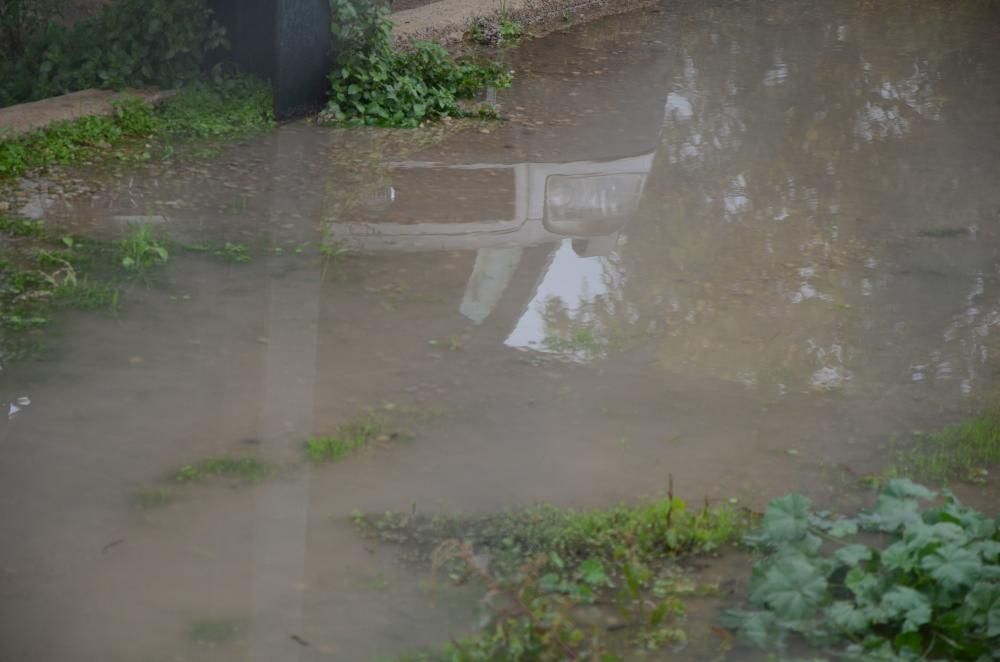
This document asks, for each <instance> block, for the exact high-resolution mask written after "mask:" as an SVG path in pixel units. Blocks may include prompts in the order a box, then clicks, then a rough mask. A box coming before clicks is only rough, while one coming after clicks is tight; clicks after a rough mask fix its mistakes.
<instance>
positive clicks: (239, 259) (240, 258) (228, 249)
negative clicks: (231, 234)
mask: <svg viewBox="0 0 1000 662" xmlns="http://www.w3.org/2000/svg"><path fill="white" fill-rule="evenodd" d="M212 254H213V255H215V256H216V257H221V258H222V259H223V260H225V261H226V262H233V263H236V264H242V263H244V262H249V261H250V249H248V248H247V247H246V246H244V245H243V244H233V243H230V242H228V241H227V242H226V243H225V244H223V245H222V247H221V248H217V249H215V250H214V251H212Z"/></svg>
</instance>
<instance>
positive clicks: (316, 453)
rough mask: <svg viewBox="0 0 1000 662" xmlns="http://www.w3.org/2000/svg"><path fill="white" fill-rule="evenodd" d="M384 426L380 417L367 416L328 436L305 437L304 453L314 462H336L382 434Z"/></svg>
mask: <svg viewBox="0 0 1000 662" xmlns="http://www.w3.org/2000/svg"><path fill="white" fill-rule="evenodd" d="M384 427H385V423H384V421H383V420H382V419H381V418H379V417H377V416H368V417H367V418H365V419H364V420H362V421H358V422H356V423H351V424H350V425H346V426H344V427H342V428H340V429H339V430H337V431H336V432H335V433H334V434H332V435H330V436H327V437H310V438H309V439H306V442H305V447H306V455H307V457H308V458H309V461H310V462H312V463H314V464H318V463H321V462H336V461H338V460H341V459H343V458H344V457H346V456H348V455H350V454H351V453H354V452H356V451H358V450H360V449H361V448H363V447H364V446H367V445H368V444H369V443H371V442H372V441H373V440H374V439H376V438H377V437H378V436H379V435H381V434H382V431H383V429H384Z"/></svg>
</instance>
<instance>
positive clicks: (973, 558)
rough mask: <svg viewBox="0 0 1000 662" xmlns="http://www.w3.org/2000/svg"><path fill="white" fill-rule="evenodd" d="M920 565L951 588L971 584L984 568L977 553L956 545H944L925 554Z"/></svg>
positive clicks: (944, 585) (947, 587)
mask: <svg viewBox="0 0 1000 662" xmlns="http://www.w3.org/2000/svg"><path fill="white" fill-rule="evenodd" d="M920 565H921V567H923V569H924V570H927V571H928V572H930V574H931V577H933V578H934V579H935V580H937V581H938V582H939V583H940V584H941V586H943V587H944V588H945V589H949V590H951V589H959V588H963V587H966V586H971V585H972V584H973V582H974V581H975V580H976V579H977V578H978V577H979V573H980V571H981V570H982V568H983V562H982V561H980V560H979V555H978V554H977V553H975V552H973V551H970V550H968V549H962V548H961V547H957V546H955V545H948V546H946V547H942V548H941V549H939V550H938V551H936V552H934V553H933V554H930V555H928V556H925V557H924V558H923V560H922V561H921V562H920Z"/></svg>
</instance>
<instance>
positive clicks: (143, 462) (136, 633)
mask: <svg viewBox="0 0 1000 662" xmlns="http://www.w3.org/2000/svg"><path fill="white" fill-rule="evenodd" d="M992 7H994V9H991V5H990V3H988V2H976V1H969V2H944V1H941V2H931V1H920V0H907V1H905V2H903V1H892V0H889V1H886V2H879V3H870V2H841V3H827V2H796V1H794V0H774V1H762V2H731V3H730V2H724V3H715V2H709V3H705V2H693V1H692V2H685V1H679V2H672V3H667V4H664V5H663V6H662V7H661V8H659V9H656V10H652V11H646V12H642V13H638V14H630V15H623V16H619V17H616V18H612V19H607V20H603V21H600V22H596V23H593V24H589V25H586V26H580V27H574V28H571V29H569V30H567V31H565V32H562V33H558V34H554V35H551V36H549V37H546V38H544V39H540V40H536V41H531V42H528V43H527V44H525V45H524V46H523V47H521V48H520V49H519V50H517V51H510V52H508V53H506V54H505V56H504V57H506V58H507V61H508V62H509V64H510V66H511V67H512V68H513V69H515V70H516V71H517V78H516V83H515V85H514V87H513V88H512V89H511V90H509V91H506V92H502V93H501V94H500V95H499V101H500V103H501V107H502V111H503V113H504V115H505V116H506V117H507V118H508V119H507V121H504V122H498V123H486V124H474V125H473V126H468V125H466V124H464V123H452V124H451V125H445V126H441V127H436V128H432V129H426V130H419V131H415V132H378V131H336V130H328V129H323V128H318V127H314V126H311V125H309V124H307V123H298V124H292V125H287V126H283V127H281V128H280V129H278V130H277V131H275V132H273V133H270V134H268V135H265V136H259V137H254V138H251V139H247V140H245V141H243V142H241V143H239V144H236V145H231V146H228V147H225V148H223V149H222V151H221V153H219V154H217V155H215V156H213V157H211V158H208V159H201V160H193V161H192V160H185V159H172V160H168V161H164V162H156V163H150V164H144V165H117V166H114V167H112V168H111V169H109V170H106V171H100V172H90V171H77V172H64V173H63V174H62V176H60V177H59V178H55V179H51V180H48V181H32V182H25V183H24V184H23V188H22V189H21V190H19V191H17V192H16V193H15V194H11V195H10V196H9V198H10V199H11V200H17V201H18V204H19V205H23V211H24V213H26V214H30V215H33V216H37V217H42V218H45V219H46V222H48V223H50V224H52V225H59V226H63V227H66V228H67V229H70V230H72V231H75V232H80V233H91V234H95V235H102V236H115V235H116V234H117V233H120V232H122V228H123V227H124V224H125V223H126V222H127V221H128V220H129V219H133V220H134V219H135V218H136V217H143V218H145V219H146V220H147V221H150V222H156V223H157V224H158V228H159V231H160V232H163V233H164V234H167V235H169V236H170V237H172V238H173V239H175V240H177V241H180V242H188V243H198V242H225V241H230V242H239V243H245V244H247V245H248V246H250V247H251V249H252V250H253V252H254V260H253V261H252V262H250V263H249V264H236V265H230V264H225V263H222V262H220V261H218V260H213V259H211V258H209V257H206V256H203V255H192V254H185V253H184V252H183V251H179V250H175V251H174V253H173V254H172V255H171V262H170V265H169V267H167V268H166V269H164V270H163V271H162V272H161V273H160V274H159V277H158V279H157V281H156V283H155V284H153V285H151V286H149V287H146V286H142V285H139V286H136V287H135V288H133V289H132V290H131V291H130V292H129V293H128V294H127V296H126V297H125V301H124V305H123V308H122V310H121V311H120V313H119V314H118V315H117V316H115V317H106V316H101V315H94V314H73V315H70V316H68V317H67V318H66V319H65V320H64V321H63V323H62V324H61V325H60V329H61V332H60V333H56V334H53V335H52V336H51V337H50V339H49V349H48V351H47V353H46V354H44V355H43V356H42V357H41V358H40V359H39V360H36V361H30V362H23V363H19V364H13V365H9V366H4V367H3V372H2V373H0V402H3V403H5V404H4V407H5V409H8V410H9V412H10V414H9V416H8V417H6V419H5V420H4V422H3V423H0V453H2V458H3V459H2V461H0V541H2V543H0V660H3V661H4V662H8V661H10V662H14V661H16V662H21V661H26V660H60V661H61V660H101V661H118V660H122V661H157V660H244V659H252V660H328V659H329V660H374V659H379V658H384V657H388V656H392V655H398V654H401V653H403V652H405V651H406V650H409V649H411V648H413V647H416V646H422V645H435V644H440V643H441V642H443V641H446V640H447V639H448V638H449V637H451V636H454V635H456V634H461V633H463V632H468V631H470V630H471V629H473V628H474V627H475V625H476V624H477V622H478V619H479V614H478V612H477V611H476V610H475V608H474V601H473V596H471V595H468V594H467V593H462V592H456V591H453V590H442V589H440V588H436V587H435V586H434V585H433V584H432V583H431V582H429V581H428V576H427V573H426V572H423V571H421V570H419V569H415V568H412V567H410V566H407V565H403V564H400V563H399V562H398V557H397V553H396V550H393V549H390V548H384V547H376V546H372V544H371V543H370V542H368V541H366V540H364V539H363V538H361V537H360V536H359V535H358V534H357V532H356V531H355V530H354V528H353V526H352V524H351V523H350V514H351V513H352V511H354V510H358V511H361V512H382V511H386V510H406V511H408V510H410V509H416V510H419V511H422V512H428V513H448V514H456V513H485V512H495V511H499V510H503V509H505V508H512V507H517V506H521V505H525V504H530V503H536V502H551V503H555V504H558V505H565V506H571V505H575V506H599V505H609V504H613V503H616V502H618V501H622V500H625V501H634V500H636V499H640V498H642V497H644V496H652V495H656V494H658V493H661V492H662V491H663V490H664V489H665V487H666V484H667V481H668V476H672V477H673V481H674V489H675V491H676V492H677V493H678V494H679V495H681V496H684V497H687V498H690V499H692V500H701V499H702V498H708V499H711V500H715V499H728V498H737V499H739V500H740V501H741V502H743V503H748V504H753V505H756V506H760V505H762V504H763V503H764V502H765V501H766V500H767V499H768V498H771V497H774V496H777V495H780V494H782V493H784V492H785V491H788V490H801V491H806V492H808V493H810V494H811V495H813V496H814V497H817V498H820V499H828V500H830V499H835V498H837V496H838V495H837V493H838V491H840V490H841V489H843V487H844V483H843V481H842V480H840V479H839V478H838V476H840V475H842V473H843V472H844V471H848V472H854V473H856V474H861V473H865V472H868V471H873V470H877V469H878V468H879V467H881V466H883V465H884V463H885V462H886V461H888V460H889V459H890V457H891V443H892V439H893V438H894V437H905V436H906V435H908V434H909V433H910V431H911V430H913V429H918V428H923V429H930V428H933V427H934V426H938V425H941V424H943V423H946V422H949V421H953V420H957V419H959V418H961V417H962V416H966V415H969V414H971V413H974V412H977V411H979V410H980V409H981V408H982V407H983V406H985V405H987V404H989V403H990V402H995V401H996V387H997V381H998V380H997V377H998V373H1000V359H998V351H1000V341H998V335H1000V186H998V182H1000V28H998V26H1000V20H998V18H997V14H996V10H995V5H992ZM317 245H325V246H328V247H333V246H336V245H345V246H348V247H350V248H351V249H352V250H353V252H354V253H353V254H352V255H351V256H350V257H348V258H346V259H338V260H334V261H329V260H327V261H324V260H323V259H322V255H321V254H320V252H319V251H318V250H317V248H316V247H317ZM368 408H378V409H380V411H381V412H382V413H383V414H384V415H386V416H387V417H388V418H389V419H390V421H392V424H393V425H394V426H396V427H397V428H398V429H399V430H401V431H402V432H403V434H402V435H401V436H400V438H399V439H396V440H394V441H390V442H384V443H383V442H380V443H377V444H375V445H374V447H372V448H370V449H368V450H365V451H363V452H361V453H359V454H358V455H356V456H354V457H351V458H349V459H347V460H345V461H343V462H340V463H337V464H334V465H329V466H321V467H309V466H305V465H302V464H296V463H297V462H299V461H300V460H301V457H302V456H301V443H302V441H303V439H304V438H305V437H306V436H309V435H312V434H328V433H330V432H332V431H333V430H334V429H336V427H337V426H339V425H342V424H345V423H347V422H350V421H351V420H353V419H355V418H356V417H357V416H358V415H359V413H360V412H363V411H365V410H366V409H368ZM226 453H241V454H246V453H251V454H256V455H259V456H261V457H266V458H269V459H271V460H273V461H275V462H279V463H283V464H284V465H286V467H287V468H286V469H285V470H283V471H281V472H280V473H279V475H278V476H276V477H275V478H272V479H271V480H268V481H266V482H264V483H262V484H260V485H256V486H250V487H246V486H242V487H241V486H233V485H231V484H230V483H229V482H227V481H224V480H223V481H219V482H215V483H209V484H207V485H204V486H182V487H175V486H170V485H169V483H168V482H165V480H164V477H165V476H169V474H170V472H171V471H172V470H175V469H176V468H177V467H178V466H180V465H183V464H185V463H189V462H193V461H197V460H199V459H201V458H206V457H210V456H217V455H221V454H226ZM158 486H159V487H162V486H167V487H170V488H171V489H172V491H173V493H174V495H175V499H174V501H173V502H172V503H171V504H169V505H168V506H166V507H164V508H160V509H155V510H140V509H138V508H136V506H135V503H134V501H133V499H132V495H134V494H135V492H136V491H137V490H142V489H144V488H150V487H158ZM993 494H995V492H993ZM220 629H221V630H222V631H224V634H223V635H219V634H218V632H217V631H218V630H220ZM212 633H215V634H212ZM293 637H295V638H293ZM296 638H297V639H296ZM206 639H214V640H215V641H211V642H209V641H205V640H206ZM305 644H308V645H305ZM741 655H742V654H741V653H740V652H739V651H736V652H734V653H733V654H732V656H733V657H737V658H738V657H740V656H741Z"/></svg>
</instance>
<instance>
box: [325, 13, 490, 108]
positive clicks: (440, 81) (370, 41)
mask: <svg viewBox="0 0 1000 662" xmlns="http://www.w3.org/2000/svg"><path fill="white" fill-rule="evenodd" d="M330 4H331V9H332V15H333V20H332V23H331V30H332V32H333V36H334V40H335V42H336V44H335V50H336V52H337V61H336V63H335V65H334V68H333V71H332V72H331V73H330V76H329V78H330V86H331V89H330V102H329V104H328V105H327V108H326V110H325V111H324V113H323V114H322V117H323V118H324V119H327V120H331V121H336V122H342V123H346V124H353V125H361V124H369V125H377V126H398V127H415V126H418V125H419V124H421V123H422V122H424V121H427V120H436V119H440V118H442V117H447V116H449V115H461V114H463V111H462V110H461V109H460V108H459V104H458V102H459V100H460V99H470V98H473V97H474V96H475V95H476V93H477V92H478V91H479V90H480V89H482V88H484V87H507V86H509V85H510V75H509V74H507V73H506V72H504V71H503V70H501V69H500V67H499V66H497V65H495V64H485V65H484V64H478V63H475V62H470V61H462V62H459V61H456V60H455V59H453V58H452V57H451V55H449V54H448V52H447V51H446V50H445V49H444V48H443V47H441V46H440V45H439V44H436V43H433V42H426V41H417V42H413V43H412V44H410V47H409V49H407V50H405V51H403V50H397V49H396V47H395V45H394V43H393V37H392V23H391V21H390V20H389V18H388V14H389V10H388V8H387V7H386V6H385V5H384V4H383V3H381V2H378V0H331V3H330Z"/></svg>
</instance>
